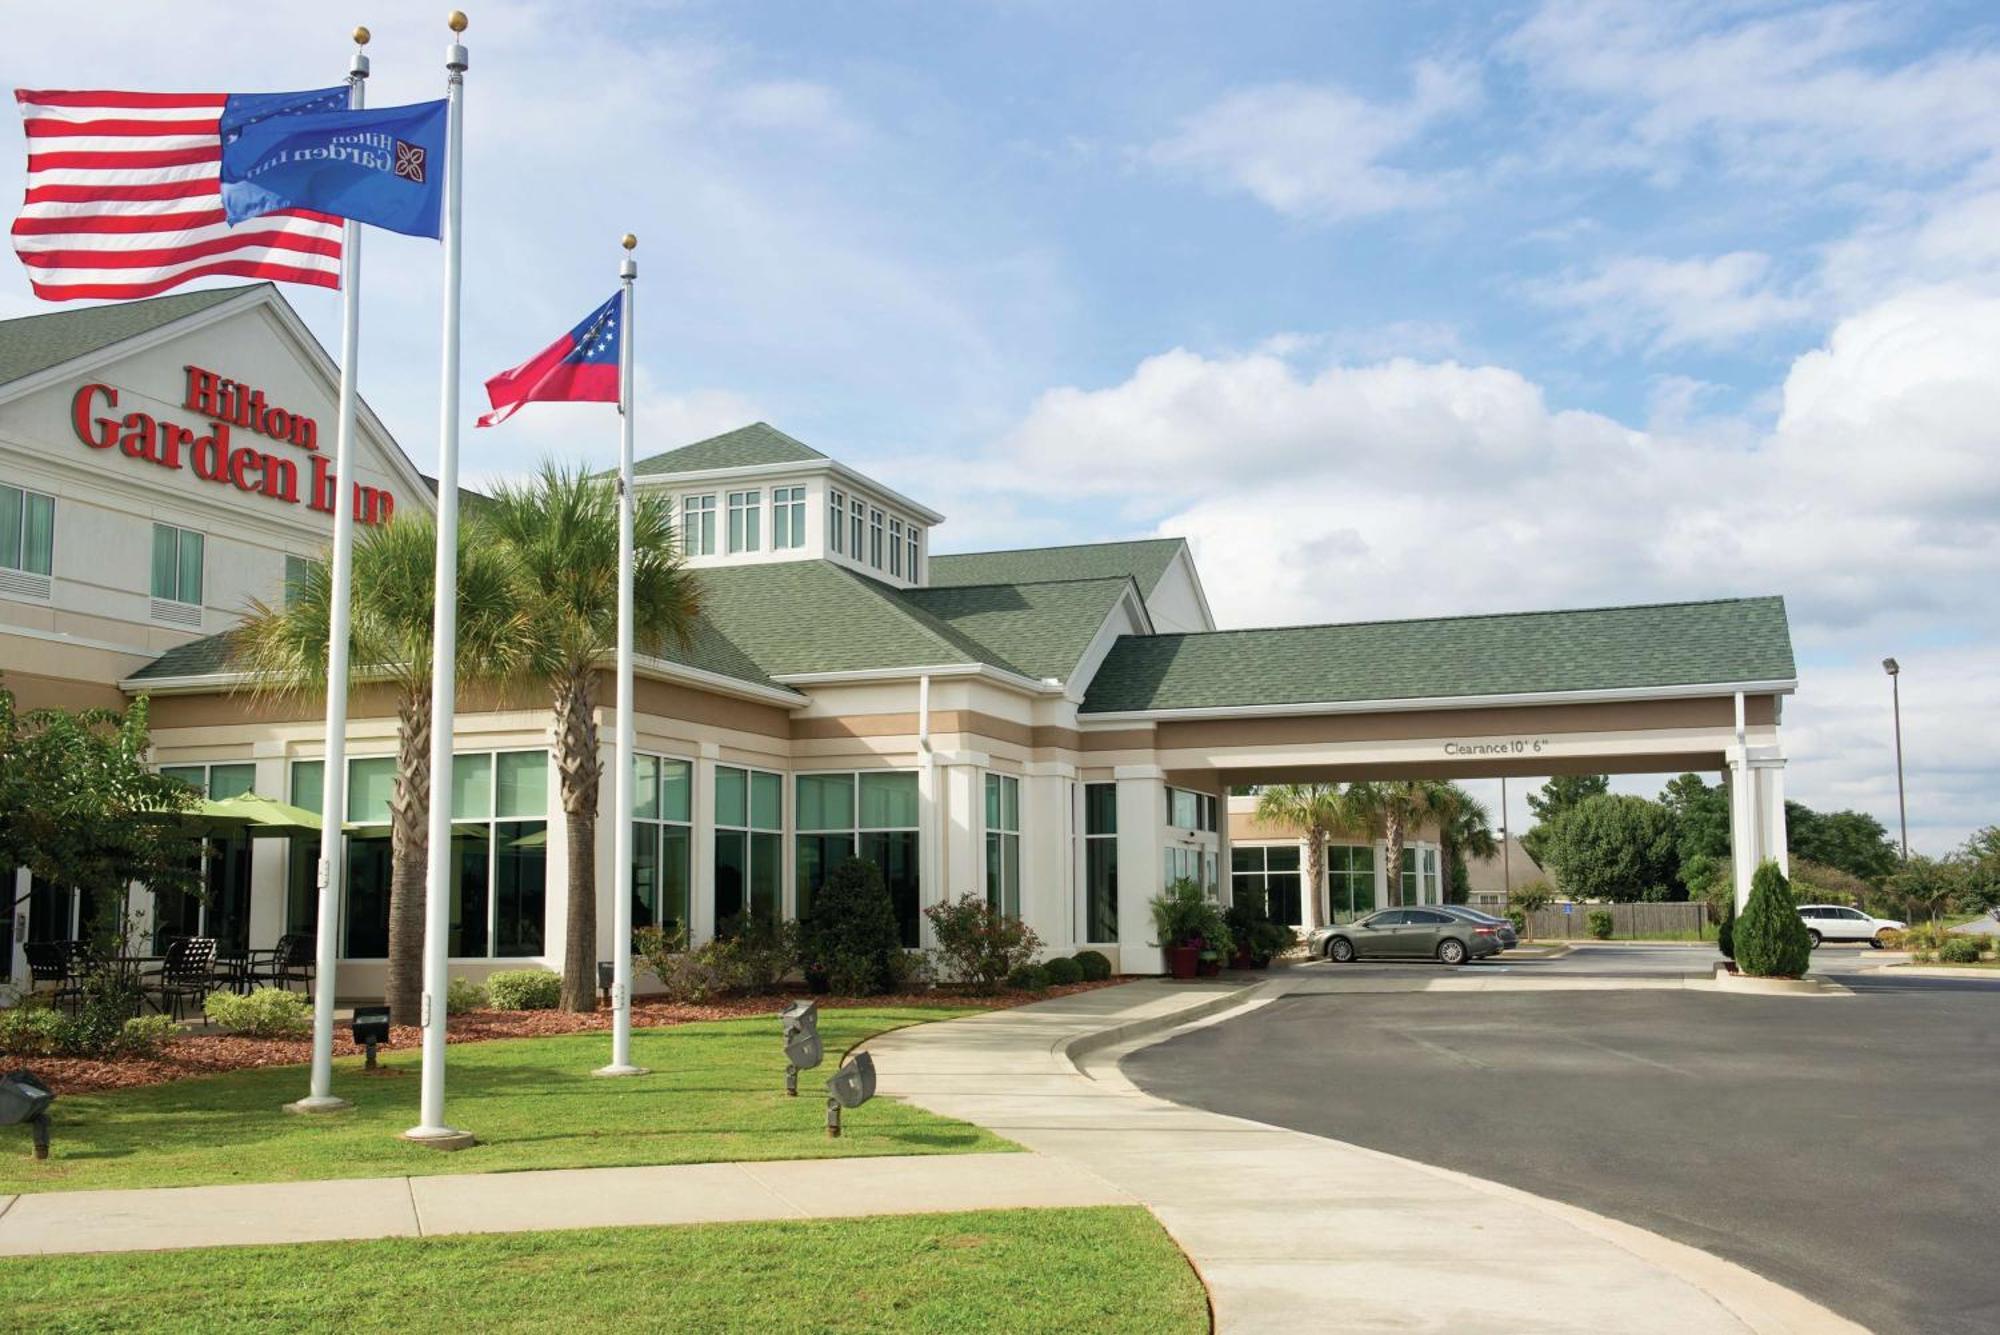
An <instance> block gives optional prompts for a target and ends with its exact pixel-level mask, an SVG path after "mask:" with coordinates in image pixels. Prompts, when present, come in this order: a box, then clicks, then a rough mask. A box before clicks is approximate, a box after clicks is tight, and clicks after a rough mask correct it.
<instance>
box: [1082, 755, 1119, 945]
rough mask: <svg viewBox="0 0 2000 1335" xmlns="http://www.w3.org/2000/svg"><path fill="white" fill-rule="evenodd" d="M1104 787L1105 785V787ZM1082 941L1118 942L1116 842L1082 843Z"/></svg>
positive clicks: (1109, 840)
mask: <svg viewBox="0 0 2000 1335" xmlns="http://www.w3.org/2000/svg"><path fill="white" fill-rule="evenodd" d="M1107 786H1108V785H1107ZM1084 888H1085V898H1084V937H1085V938H1086V939H1087V940H1090V941H1096V942H1110V941H1116V940H1117V939H1118V841H1117V840H1116V839H1086V840H1085V841H1084Z"/></svg>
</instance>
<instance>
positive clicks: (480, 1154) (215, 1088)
mask: <svg viewBox="0 0 2000 1335" xmlns="http://www.w3.org/2000/svg"><path fill="white" fill-rule="evenodd" d="M967 1013H968V1012H966V1011H963V1010H959V1009H946V1008H941V1007H940V1008H928V1007H927V1008H922V1009H907V1010H897V1009H879V1010H878V1009H868V1010H826V1011H821V1012H820V1021H819V1024H820V1034H821V1035H822V1036H823V1037H824V1039H825V1041H826V1054H827V1056H826V1061H825V1063H824V1064H823V1065H821V1066H820V1068H819V1069H818V1070H816V1071H807V1072H804V1073H803V1074H801V1076H800V1077H799V1097H797V1098H787V1097H786V1096H785V1092H784V1076H785V1059H784V1051H783V1048H782V1046H781V1045H780V1042H779V1037H778V1024H777V1021H776V1020H775V1018H773V1019H756V1020H723V1021H717V1022H714V1023H711V1024H690V1025H681V1026H677V1027H673V1028H667V1029H642V1030H639V1031H637V1032H635V1033H634V1034H633V1037H632V1051H633V1058H634V1060H635V1061H637V1062H638V1064H639V1065H641V1066H649V1067H651V1068H652V1070H653V1074H651V1075H648V1076H642V1077H638V1078H634V1079H613V1080H606V1079H601V1078H597V1077H593V1076H592V1075H590V1071H591V1070H592V1068H594V1067H597V1066H601V1065H603V1064H604V1062H605V1061H606V1060H607V1058H608V1057H609V1055H610V1041H611V1040H610V1036H609V1035H608V1034H602V1033H588V1034H566V1035H563V1036H561V1037H557V1038H523V1039H505V1040H499V1041H496V1042H491V1043H462V1044H455V1045H453V1046H452V1047H451V1049H450V1052H449V1057H448V1059H447V1071H448V1074H447V1076H446V1091H445V1112H446V1116H447V1118H448V1119H449V1120H450V1122H451V1123H452V1125H454V1126H458V1127H462V1128H463V1129H465V1130H467V1131H470V1132H472V1133H473V1134H474V1135H476V1136H478V1137H479V1139H480V1141H481V1143H480V1144H479V1145H477V1146H474V1147H473V1148H471V1149H467V1150H460V1151H458V1152H457V1153H443V1152H441V1151H438V1150H433V1149H426V1148H424V1147H422V1146H418V1145H411V1144H409V1143H407V1142H405V1141H403V1140H400V1139H398V1133H400V1132H402V1131H404V1130H407V1129H408V1128H409V1127H411V1126H413V1125H415V1124H416V1121H417V1085H418V1079H417V1071H418V1061H417V1054H416V1053H415V1052H413V1051H412V1052H395V1053H385V1054H384V1055H383V1058H382V1061H383V1069H382V1070H381V1071H379V1072H376V1073H374V1074H364V1073H363V1072H362V1071H361V1069H360V1062H359V1060H358V1059H354V1060H343V1061H341V1062H338V1063H336V1065H335V1071H334V1090H335V1092H336V1093H338V1094H340V1095H341V1096H342V1097H345V1098H349V1099H352V1100H354V1102H355V1105H356V1106H355V1107H354V1108H353V1109H352V1110H351V1111H348V1112H342V1113H334V1114H328V1115H321V1116H313V1117H301V1116H297V1115H295V1114H291V1113H287V1112H284V1111H282V1110H281V1105H283V1104H284V1103H286V1102H288V1101H290V1100H292V1099H296V1098H298V1097H299V1096H301V1095H302V1094H304V1093H305V1091H306V1072H305V1068H303V1067H299V1066H280V1067H266V1068H263V1069H261V1070H250V1071H234V1072H231V1073H230V1074H228V1075H219V1076H207V1077H203V1078H200V1079H194V1080H182V1081H177V1082H175V1083H173V1084H167V1085H152V1086H148V1087H145V1088H141V1089H129V1090H118V1091H115V1092H110V1093H103V1094H77V1095H72V1096H68V1097H59V1098H58V1099H57V1100H56V1104H55V1107H54V1108H53V1109H52V1110H51V1116H52V1120H53V1122H54V1136H53V1144H52V1148H51V1151H50V1156H49V1158H48V1160H47V1161H46V1162H43V1163H37V1162H35V1161H34V1160H33V1159H32V1158H30V1157H28V1154H27V1148H28V1138H27V1135H26V1132H25V1130H24V1129H12V1130H10V1131H9V1132H6V1133H0V1193H4V1192H25V1191H65V1190H69V1191H74V1190H84V1189H92V1188H101V1187H174V1186H191V1185H195V1184H210V1183H228V1182H289V1181H296V1180H302V1179H309V1178H331V1177H393V1176H398V1175H402V1174H419V1173H480V1172H495V1171H503V1170H511V1169H522V1168H588V1167H595V1166H601V1165H630V1164H670V1163H702V1162H714V1161H719V1160H731V1159H803V1158H821V1157H836V1156H837V1157H854V1156H859V1155H870V1154H954V1153H963V1152H966V1151H992V1150H1006V1149H1012V1148H1014V1147H1013V1146H1012V1145H1010V1144H1009V1143H1008V1142H1006V1141H1003V1140H1001V1139H999V1138H998V1137H997V1136H994V1135H992V1134H991V1133H990V1132H987V1131H984V1130H982V1129H980V1128H978V1127H975V1126H972V1125H970V1124H969V1123H965V1122H957V1121H952V1120H950V1119H947V1118H943V1117H937V1116H934V1115H932V1114H930V1113H927V1112H923V1111H921V1110H919V1109H916V1108H912V1107H910V1106H908V1105H907V1104H903V1103H899V1102H897V1101H895V1100H893V1099H876V1100H875V1101H873V1102H871V1103H869V1104H868V1105H867V1106H865V1107H863V1108H861V1109H858V1110H856V1111H854V1112H850V1113H848V1114H847V1116H846V1120H845V1125H844V1132H845V1133H844V1134H843V1135H842V1137H841V1138H840V1139H839V1140H829V1139H827V1137H826V1132H825V1123H826V1094H825V1082H826V1077H827V1076H828V1075H829V1074H831V1073H832V1071H833V1070H834V1064H835V1062H836V1060H837V1059H838V1055H839V1054H840V1053H841V1052H842V1051H844V1050H845V1049H846V1048H847V1047H849V1046H850V1045H852V1044H854V1043H857V1042H859V1041H860V1040H861V1039H863V1038H866V1037H867V1036H868V1035H870V1034H876V1033H880V1032H882V1031H883V1030H886V1029H893V1028H897V1027H899V1026H901V1025H906V1024H911V1023H916V1022H920V1021H924V1020H937V1019H948V1018H950V1017H952V1016H955V1015H963V1014H967Z"/></svg>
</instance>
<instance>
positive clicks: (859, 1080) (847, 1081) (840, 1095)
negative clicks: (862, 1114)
mask: <svg viewBox="0 0 2000 1335" xmlns="http://www.w3.org/2000/svg"><path fill="white" fill-rule="evenodd" d="M874 1097H875V1058H874V1057H872V1056H870V1055H869V1054H868V1053H865V1052H857V1053H855V1054H854V1057H853V1059H852V1060H851V1061H849V1062H848V1063H847V1064H846V1065H845V1066H843V1067H841V1068H840V1069H839V1070H838V1071H835V1072H834V1073H833V1074H832V1075H830V1076H828V1077H827V1081H826V1134H827V1135H829V1136H834V1137H838V1136H839V1135H840V1110H841V1109H842V1108H859V1107H860V1106H861V1105H862V1104H864V1103H866V1102H868V1100H870V1099H872V1098H874Z"/></svg>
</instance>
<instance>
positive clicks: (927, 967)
mask: <svg viewBox="0 0 2000 1335" xmlns="http://www.w3.org/2000/svg"><path fill="white" fill-rule="evenodd" d="M936 986H937V959H936V957H935V956H934V955H932V954H931V952H930V951H928V950H899V951H897V952H896V953H895V954H893V955H891V956H890V957H889V990H890V991H892V992H928V991H930V990H931V989H932V988H934V987H936Z"/></svg>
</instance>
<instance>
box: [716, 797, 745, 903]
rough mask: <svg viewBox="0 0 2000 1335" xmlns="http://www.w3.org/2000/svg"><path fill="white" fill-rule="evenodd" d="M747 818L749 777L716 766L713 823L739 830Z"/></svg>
mask: <svg viewBox="0 0 2000 1335" xmlns="http://www.w3.org/2000/svg"><path fill="white" fill-rule="evenodd" d="M749 816H750V776H749V775H748V774H746V773H745V772H744V771H742V770H740V769H737V768H735V767H734V766H731V765H717V766H716V767H715V823H716V824H717V825H726V826H728V827H730V828H732V829H739V830H740V829H742V828H743V827H744V826H745V825H748V824H749V823H750V821H749ZM739 911H740V910H739ZM718 921H719V920H718Z"/></svg>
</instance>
